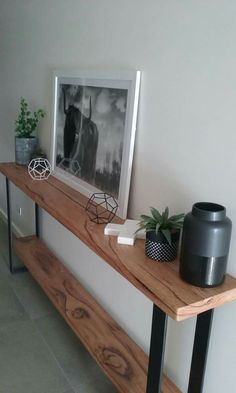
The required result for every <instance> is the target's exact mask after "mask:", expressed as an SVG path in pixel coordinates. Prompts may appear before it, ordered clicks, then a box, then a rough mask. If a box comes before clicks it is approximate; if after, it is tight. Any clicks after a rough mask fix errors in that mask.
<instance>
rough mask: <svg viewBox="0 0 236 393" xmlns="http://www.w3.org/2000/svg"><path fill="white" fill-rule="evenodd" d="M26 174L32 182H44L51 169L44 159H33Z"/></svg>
mask: <svg viewBox="0 0 236 393" xmlns="http://www.w3.org/2000/svg"><path fill="white" fill-rule="evenodd" d="M28 173H29V175H30V176H31V177H32V179H33V180H46V179H48V178H49V176H50V175H51V173H52V167H51V164H50V162H49V161H48V160H47V159H46V158H42V157H38V158H33V160H31V161H30V163H29V165H28Z"/></svg>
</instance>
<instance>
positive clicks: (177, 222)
mask: <svg viewBox="0 0 236 393" xmlns="http://www.w3.org/2000/svg"><path fill="white" fill-rule="evenodd" d="M150 210H151V215H150V216H147V215H145V214H142V215H141V221H140V222H139V225H140V228H139V229H138V231H139V230H141V229H145V231H146V232H155V233H156V234H158V232H161V233H162V234H163V236H164V237H165V238H166V240H167V241H168V243H169V244H171V234H172V233H173V232H176V231H178V230H180V229H181V228H182V226H183V220H184V214H178V215H174V216H169V208H168V207H166V208H165V210H164V212H163V213H160V212H159V211H158V210H157V209H155V208H154V207H151V208H150Z"/></svg>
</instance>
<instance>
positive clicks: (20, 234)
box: [0, 208, 24, 237]
mask: <svg viewBox="0 0 236 393" xmlns="http://www.w3.org/2000/svg"><path fill="white" fill-rule="evenodd" d="M0 218H1V219H2V220H3V221H4V222H5V223H6V225H7V214H6V213H5V211H4V210H3V209H1V208H0ZM12 231H13V233H14V234H15V235H16V236H17V237H23V236H24V234H23V232H22V231H21V230H20V229H19V227H18V226H17V225H16V224H15V223H14V222H12Z"/></svg>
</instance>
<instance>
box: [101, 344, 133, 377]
mask: <svg viewBox="0 0 236 393" xmlns="http://www.w3.org/2000/svg"><path fill="white" fill-rule="evenodd" d="M102 357H103V359H102V361H103V363H104V364H105V365H106V366H108V367H109V368H110V369H112V370H113V371H114V372H115V373H116V374H118V375H121V376H122V377H124V378H126V379H130V378H131V377H132V375H133V371H132V367H131V365H130V363H129V361H128V360H127V359H125V357H124V354H123V353H121V352H120V351H119V350H118V349H116V348H113V347H110V348H106V347H104V348H103V350H102Z"/></svg>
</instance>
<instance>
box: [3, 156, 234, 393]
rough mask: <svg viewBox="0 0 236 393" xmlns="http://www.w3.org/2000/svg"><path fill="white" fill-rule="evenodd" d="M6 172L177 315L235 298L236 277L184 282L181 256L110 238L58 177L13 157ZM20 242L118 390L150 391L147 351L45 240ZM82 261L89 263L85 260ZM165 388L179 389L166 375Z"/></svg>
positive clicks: (54, 299) (175, 392) (176, 391)
mask: <svg viewBox="0 0 236 393" xmlns="http://www.w3.org/2000/svg"><path fill="white" fill-rule="evenodd" d="M0 173H2V174H3V175H4V176H6V178H7V179H8V180H9V181H11V182H12V183H14V184H15V185H16V186H17V187H18V188H19V189H21V190H22V191H23V192H24V193H25V194H26V195H28V196H29V197H30V198H31V199H32V200H33V201H34V202H35V203H36V204H37V205H38V206H39V207H41V208H42V209H44V210H45V211H47V212H48V213H49V214H50V215H51V216H52V217H54V218H55V219H56V220H57V221H59V222H60V223H61V224H62V225H63V226H65V227H66V228H67V229H68V230H69V231H71V232H72V233H73V234H74V235H76V236H77V237H78V238H79V239H81V240H82V241H83V242H84V243H85V244H86V245H87V246H88V247H89V248H90V249H91V250H92V251H94V252H95V253H96V254H97V255H99V256H100V257H101V258H102V259H103V260H104V261H106V262H107V263H108V264H109V265H110V266H112V267H113V268H114V269H115V270H116V271H118V272H119V273H120V274H121V275H122V276H123V277H125V278H126V279H127V280H128V281H129V282H130V283H132V284H133V285H134V286H135V287H136V288H138V289H139V290H140V291H141V292H142V293H143V294H144V295H145V296H146V297H148V298H149V299H150V300H151V301H152V302H153V303H154V304H155V305H156V306H158V308H160V310H162V311H163V312H164V313H166V314H167V315H168V316H170V317H171V318H173V319H174V320H176V321H182V320H184V319H187V318H190V317H193V316H195V315H198V314H201V313H203V312H205V311H207V310H211V309H214V308H216V307H218V306H221V305H223V304H224V303H227V302H230V301H232V300H235V299H236V279H235V278H233V277H231V276H230V275H226V278H225V281H224V283H223V284H222V285H221V286H219V287H216V288H207V289H203V288H197V287H194V286H192V285H189V284H187V283H185V282H184V281H182V280H181V278H180V277H179V273H178V260H176V261H174V262H173V263H156V262H154V261H152V260H150V259H148V258H147V257H146V256H145V253H144V241H143V240H137V241H136V243H135V245H134V246H133V247H132V246H126V245H119V244H118V243H117V239H116V238H115V237H113V236H105V235H104V225H101V224H95V223H93V222H91V221H90V220H89V218H88V216H87V214H86V211H85V206H86V203H87V198H86V197H85V196H83V195H81V194H80V193H79V192H78V191H76V190H74V189H72V188H70V187H69V186H67V185H66V184H65V183H63V182H61V181H59V180H58V179H56V178H55V177H53V176H51V177H50V178H49V179H48V180H44V181H34V180H32V179H31V178H30V176H29V175H28V172H27V168H25V167H22V166H18V165H16V164H14V163H1V164H0ZM120 221H121V220H120V219H117V222H120ZM14 248H15V250H16V252H17V254H18V255H19V256H20V257H21V259H22V261H23V262H24V263H25V265H26V266H27V268H28V269H29V271H30V272H31V274H32V275H33V277H34V278H35V279H36V280H37V281H38V283H39V284H40V285H41V286H42V288H43V289H44V290H45V292H46V293H47V295H48V296H49V298H50V299H51V301H52V302H53V303H54V305H55V306H56V307H57V309H58V310H59V311H60V313H61V314H62V315H63V316H64V318H65V319H66V321H67V323H68V324H69V325H70V327H71V328H72V329H73V330H74V331H75V333H76V334H77V335H78V336H79V337H80V339H81V341H82V342H83V343H84V345H85V346H86V347H87V349H88V350H89V352H90V353H91V354H92V355H93V356H94V357H95V359H96V360H97V362H98V363H99V364H100V366H101V367H102V368H103V370H104V372H105V373H106V374H107V375H108V376H109V378H110V379H111V380H112V381H113V383H114V384H115V386H116V387H117V389H118V391H119V392H127V393H128V392H131V393H144V392H145V388H146V376H147V367H148V357H147V355H146V354H144V352H143V351H142V350H141V349H140V348H139V347H138V346H137V345H136V344H135V343H134V342H133V341H132V340H131V339H130V338H129V337H128V335H127V334H126V333H125V332H124V331H123V330H122V329H121V328H120V327H119V326H118V324H116V322H115V321H113V320H112V318H111V317H110V316H109V314H108V313H106V311H105V310H103V309H102V307H101V306H100V305H99V304H98V303H97V302H96V300H95V299H94V298H93V297H92V296H91V295H90V294H89V293H88V292H87V291H86V290H85V289H84V288H83V287H82V286H81V285H80V283H79V282H78V280H76V278H75V277H73V275H72V274H71V273H70V272H69V271H68V270H67V269H66V268H65V267H64V266H63V265H62V264H61V262H60V261H58V260H57V258H56V257H55V256H54V255H53V254H52V253H51V252H50V250H48V248H47V247H46V246H45V245H44V243H43V242H42V241H41V240H40V239H39V238H37V237H36V236H30V237H27V238H19V239H16V240H14ZM80 263H83V262H82V261H79V260H78V264H80ZM75 304H76V306H75ZM95 341H96V343H95ZM101 348H102V349H101ZM162 392H163V393H180V391H179V389H178V388H177V387H176V386H175V385H174V384H173V383H172V382H171V381H170V380H169V379H168V378H167V377H165V376H164V379H163V384H162Z"/></svg>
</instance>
